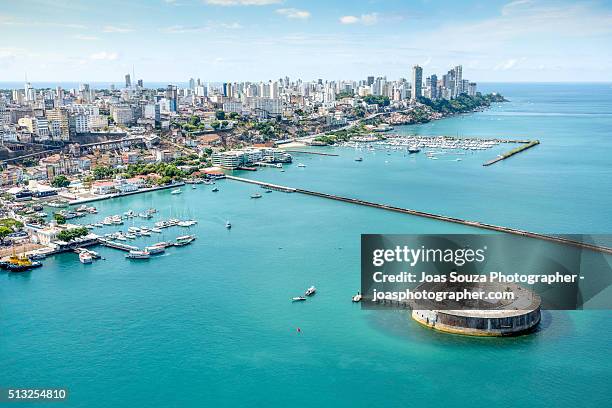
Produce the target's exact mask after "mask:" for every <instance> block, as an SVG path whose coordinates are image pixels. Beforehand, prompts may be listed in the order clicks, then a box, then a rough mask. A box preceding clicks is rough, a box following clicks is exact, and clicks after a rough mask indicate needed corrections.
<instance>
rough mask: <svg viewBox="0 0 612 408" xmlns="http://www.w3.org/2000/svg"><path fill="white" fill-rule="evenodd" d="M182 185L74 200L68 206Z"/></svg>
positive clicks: (169, 185) (181, 183) (169, 186)
mask: <svg viewBox="0 0 612 408" xmlns="http://www.w3.org/2000/svg"><path fill="white" fill-rule="evenodd" d="M184 185H185V182H183V181H180V182H178V183H172V184H168V185H165V186H158V187H149V188H141V189H138V190H136V191H129V192H126V193H115V194H105V195H101V196H96V197H92V198H82V199H76V200H72V201H69V202H68V205H77V204H86V203H92V202H95V201H101V200H108V199H111V198H118V197H125V196H130V195H134V194H140V193H150V192H151V191H158V190H166V189H169V188H175V187H181V186H184Z"/></svg>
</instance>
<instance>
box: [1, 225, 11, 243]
mask: <svg viewBox="0 0 612 408" xmlns="http://www.w3.org/2000/svg"><path fill="white" fill-rule="evenodd" d="M11 232H13V230H12V229H10V228H9V227H5V226H4V225H3V226H0V241H3V240H4V238H6V237H7V235H8V234H10V233H11Z"/></svg>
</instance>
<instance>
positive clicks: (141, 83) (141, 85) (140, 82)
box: [138, 79, 144, 89]
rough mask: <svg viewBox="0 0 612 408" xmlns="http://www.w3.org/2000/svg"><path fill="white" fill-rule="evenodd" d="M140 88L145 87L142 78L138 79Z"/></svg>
mask: <svg viewBox="0 0 612 408" xmlns="http://www.w3.org/2000/svg"><path fill="white" fill-rule="evenodd" d="M138 88H140V89H142V88H144V83H143V82H142V79H139V80H138Z"/></svg>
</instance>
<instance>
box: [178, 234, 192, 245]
mask: <svg viewBox="0 0 612 408" xmlns="http://www.w3.org/2000/svg"><path fill="white" fill-rule="evenodd" d="M195 239H196V237H195V235H183V236H181V237H177V238H176V242H175V243H174V245H177V246H185V245H188V244H191V243H192V242H193V241H194V240H195Z"/></svg>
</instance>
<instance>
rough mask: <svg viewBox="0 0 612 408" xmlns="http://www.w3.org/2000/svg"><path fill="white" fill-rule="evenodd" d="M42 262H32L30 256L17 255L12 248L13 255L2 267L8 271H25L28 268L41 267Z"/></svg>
mask: <svg viewBox="0 0 612 408" xmlns="http://www.w3.org/2000/svg"><path fill="white" fill-rule="evenodd" d="M41 266H42V263H40V262H38V261H34V262H32V261H31V260H30V258H28V257H27V256H25V255H21V256H17V255H16V254H15V252H14V250H13V255H12V256H11V257H10V258H9V260H8V261H7V262H6V263H5V264H4V268H5V269H7V270H8V271H9V272H25V271H28V270H30V269H34V268H38V267H41Z"/></svg>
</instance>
